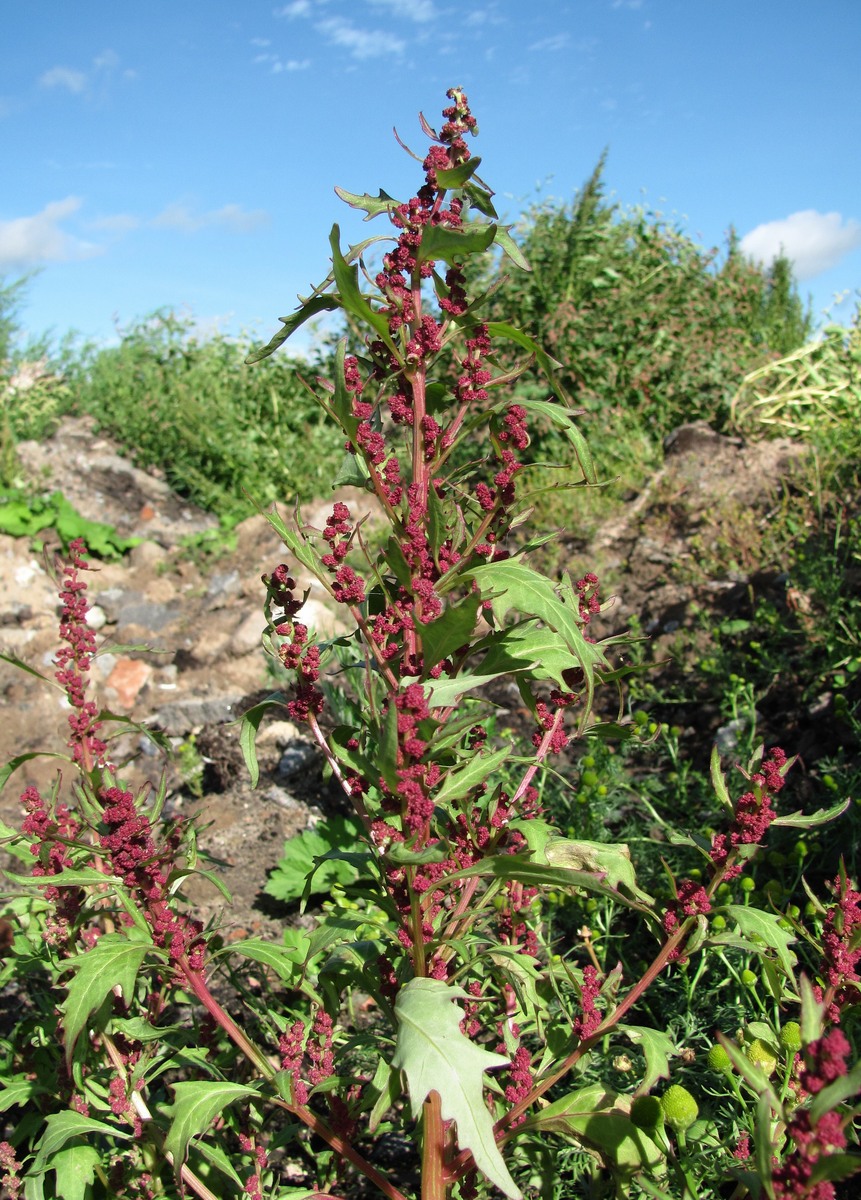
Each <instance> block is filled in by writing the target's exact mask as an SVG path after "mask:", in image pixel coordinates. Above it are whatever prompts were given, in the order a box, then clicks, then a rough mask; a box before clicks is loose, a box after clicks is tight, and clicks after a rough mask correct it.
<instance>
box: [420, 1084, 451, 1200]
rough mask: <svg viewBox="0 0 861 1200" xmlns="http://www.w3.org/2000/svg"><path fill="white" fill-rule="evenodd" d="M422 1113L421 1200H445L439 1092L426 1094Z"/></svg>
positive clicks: (443, 1141) (443, 1148) (443, 1130)
mask: <svg viewBox="0 0 861 1200" xmlns="http://www.w3.org/2000/svg"><path fill="white" fill-rule="evenodd" d="M423 1112H424V1130H423V1140H422V1200H445V1196H446V1192H447V1187H446V1172H445V1170H444V1167H443V1162H444V1159H445V1127H444V1123H443V1119H442V1105H441V1102H440V1096H439V1092H430V1093H429V1094H428V1097H427V1099H426V1100H425V1102H424V1110H423Z"/></svg>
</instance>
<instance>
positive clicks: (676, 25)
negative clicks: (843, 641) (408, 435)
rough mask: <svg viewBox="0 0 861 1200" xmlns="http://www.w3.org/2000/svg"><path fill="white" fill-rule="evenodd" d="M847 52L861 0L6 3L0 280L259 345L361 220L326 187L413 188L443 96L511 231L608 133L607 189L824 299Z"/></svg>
mask: <svg viewBox="0 0 861 1200" xmlns="http://www.w3.org/2000/svg"><path fill="white" fill-rule="evenodd" d="M859 61H861V2H859V0H818V3H816V4H813V3H801V2H800V0H799V2H796V3H789V2H788V0H568V2H565V0H537V2H533V3H527V2H526V0H479V2H478V3H470V2H468V0H459V2H458V3H454V2H453V0H292V2H289V0H288V2H287V3H277V2H276V3H274V4H273V3H272V2H271V0H270V2H263V0H181V2H178V3H177V2H173V3H167V2H165V0H146V3H143V4H128V3H123V2H119V3H118V2H117V0H110V2H109V3H108V2H105V0H82V2H80V3H69V0H27V2H26V3H14V4H13V3H9V2H8V0H7V3H6V4H5V5H4V12H3V38H2V40H0V162H2V164H3V166H2V186H0V276H3V275H5V277H6V279H7V280H10V279H13V278H16V277H18V276H19V275H20V274H22V273H23V272H28V271H33V270H36V271H38V274H37V275H36V277H35V278H34V279H33V281H32V283H31V285H30V288H29V293H28V302H27V306H26V308H25V311H24V314H23V315H24V321H25V324H26V326H27V329H28V330H29V331H30V332H31V333H33V334H37V335H38V334H41V333H44V332H46V331H49V330H51V331H53V333H54V334H55V335H57V336H59V335H62V334H64V333H66V332H67V331H69V330H72V329H74V330H77V331H79V332H80V333H81V334H83V335H84V336H86V337H90V338H95V339H98V340H110V339H112V338H113V337H114V336H115V334H116V327H117V323H118V324H119V325H120V326H126V325H128V324H130V323H131V322H132V321H133V320H135V319H136V318H138V317H142V316H144V315H146V314H148V313H150V312H152V311H153V310H155V309H156V308H161V307H171V308H174V309H177V310H187V311H189V312H191V313H192V314H193V315H194V317H195V319H196V320H197V321H198V322H199V323H200V326H201V328H202V329H204V330H208V329H212V328H220V329H222V330H224V331H225V332H229V333H240V332H249V333H251V334H254V335H262V336H265V337H268V335H269V333H270V332H272V331H273V330H274V329H275V328H276V327H277V317H278V316H281V315H283V314H285V313H288V312H290V311H291V310H292V309H293V308H294V307H295V304H296V299H295V297H296V294H297V292H302V291H304V290H306V289H307V288H308V286H309V285H311V284H314V283H316V282H318V281H319V280H320V279H322V278H323V276H324V275H325V274H326V272H327V270H328V264H327V258H328V234H329V230H330V228H331V225H332V223H333V222H335V221H338V222H339V223H340V224H341V227H342V231H343V237H344V240H345V241H346V240H351V241H358V240H359V239H360V238H361V237H364V236H366V235H367V234H368V233H369V232H373V227H371V229H370V230H369V228H368V226H362V225H361V224H360V222H359V219H358V215H357V214H355V213H353V212H352V210H350V209H348V208H346V207H345V206H344V205H343V204H341V202H340V201H339V200H338V199H337V197H336V196H335V195H334V192H333V187H334V185H336V184H338V185H341V186H343V187H345V188H347V189H348V190H350V191H355V192H364V191H369V192H372V193H374V194H375V193H376V191H377V190H378V189H379V188H380V187H383V188H385V190H386V191H388V192H389V193H391V194H393V195H395V196H397V197H398V198H400V199H406V198H407V197H408V196H409V195H411V194H412V193H413V192H414V190H415V188H416V186H418V182H419V176H418V174H417V164H415V163H413V162H412V161H411V160H410V159H409V158H408V157H407V156H406V155H405V154H404V153H403V151H402V150H400V149H399V148H398V146H397V145H396V143H395V141H394V139H393V136H392V127H393V126H396V127H397V129H398V131H399V133H400V135H401V136H402V137H403V138H404V140H405V141H406V142H407V143H409V144H411V145H412V146H413V147H414V148H415V149H416V150H417V151H419V152H420V153H424V150H425V139H424V137H423V135H422V134H421V132H420V130H419V129H418V123H417V114H418V112H419V110H422V111H424V112H425V114H426V115H427V117H428V119H429V120H430V122H431V124H435V123H437V121H438V118H439V112H440V109H441V108H442V106H443V103H444V93H445V90H446V88H448V87H449V86H451V85H454V84H456V85H460V86H463V87H464V88H465V89H466V91H467V93H468V95H469V98H470V101H471V103H472V106H473V111H474V112H475V114H476V116H477V117H478V120H479V125H480V131H481V132H480V137H479V138H478V140H477V141H476V142H475V143H474V151H475V152H476V153H479V154H481V155H482V158H483V165H482V169H481V174H482V176H483V178H484V179H485V180H486V181H487V182H488V183H489V184H490V185H491V187H493V188H495V189H496V192H497V197H498V199H497V208H499V210H500V212H501V213H504V214H505V215H506V217H507V218H508V219H509V220H514V219H516V217H517V216H518V214H519V213H520V212H521V211H522V210H523V209H524V208H525V207H526V206H527V205H528V204H529V203H531V202H534V201H536V200H539V199H546V198H547V197H549V196H554V197H558V198H560V199H562V200H570V199H571V197H572V196H573V193H574V191H575V189H576V188H577V187H578V186H580V185H581V184H582V183H583V181H584V180H585V179H586V178H587V177H588V175H589V174H590V173H591V171H592V169H593V167H594V165H595V163H596V162H597V160H598V157H599V155H600V154H601V152H602V150H603V149H604V148H605V147H607V148H608V151H609V157H608V162H607V169H606V174H605V179H606V182H607V185H608V188H609V189H610V190H611V192H612V193H613V194H614V195H615V197H616V198H617V199H618V200H619V202H621V203H622V204H625V205H632V204H637V203H645V204H646V205H648V206H651V207H652V208H655V209H660V210H661V211H663V212H665V213H667V214H670V213H673V214H677V215H678V216H680V217H682V218H683V220H684V225H685V228H686V229H687V230H688V232H689V233H690V234H691V236H693V237H694V238H696V239H697V240H698V241H700V242H701V243H703V244H705V245H721V244H723V240H724V236H725V233H726V230H727V228H728V227H729V226H730V224H732V225H734V226H735V228H736V229H737V231H738V232H739V234H740V235H742V236H743V238H744V241H743V246H744V248H745V249H746V250H749V251H750V252H751V253H752V254H756V255H758V256H759V257H763V258H768V257H770V256H771V255H772V254H773V253H774V252H775V251H776V250H777V249H778V248H779V247H780V246H781V245H782V246H783V247H784V248H785V250H786V251H787V253H788V254H789V255H790V256H791V257H792V258H793V260H794V261H795V263H796V268H797V274H798V276H799V278H800V280H801V287H802V291H803V294H805V295H808V294H809V295H810V296H811V297H812V299H813V304H814V309H815V312H816V313H817V314H819V313H820V312H821V310H823V309H825V308H826V307H828V306H830V305H831V304H832V301H833V297H834V295H835V293H842V292H848V293H856V291H857V289H858V288H859V287H861V152H859V148H861V136H859V133H861V129H859V126H861V82H860V81H859V71H858V64H859ZM381 231H382V230H381ZM853 307H854V299H853V297H852V296H851V295H850V298H849V299H848V300H846V301H844V303H843V304H842V306H840V307H838V308H834V309H833V315H834V316H835V317H837V318H840V319H842V320H844V321H848V319H849V317H850V316H851V313H852V310H853Z"/></svg>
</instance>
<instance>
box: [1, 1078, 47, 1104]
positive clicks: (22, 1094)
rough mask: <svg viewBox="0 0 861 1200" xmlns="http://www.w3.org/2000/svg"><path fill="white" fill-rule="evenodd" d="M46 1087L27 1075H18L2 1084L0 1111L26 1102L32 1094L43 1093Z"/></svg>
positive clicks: (39, 1094) (38, 1094)
mask: <svg viewBox="0 0 861 1200" xmlns="http://www.w3.org/2000/svg"><path fill="white" fill-rule="evenodd" d="M47 1091H48V1089H47V1088H46V1087H43V1086H42V1085H41V1084H40V1083H37V1082H36V1080H35V1079H31V1078H30V1077H29V1075H18V1076H16V1077H15V1078H14V1079H10V1080H9V1082H8V1083H6V1084H4V1086H3V1089H2V1091H0V1112H6V1111H7V1110H8V1109H10V1108H13V1107H14V1106H15V1105H23V1104H26V1103H27V1102H28V1101H29V1100H31V1099H32V1098H33V1097H34V1096H41V1095H44V1094H45V1093H46V1092H47Z"/></svg>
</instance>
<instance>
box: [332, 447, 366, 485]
mask: <svg viewBox="0 0 861 1200" xmlns="http://www.w3.org/2000/svg"><path fill="white" fill-rule="evenodd" d="M369 479H370V475H369V474H368V468H367V466H366V465H365V460H364V458H362V457H361V455H358V454H350V453H349V451H348V452H347V453H346V454H345V455H344V457H343V458H342V459H341V465H340V467H339V468H338V473H337V475H336V476H335V478H334V479H333V480H332V487H333V488H341V487H358V488H363V487H365V486H366V485H367V482H368V480H369Z"/></svg>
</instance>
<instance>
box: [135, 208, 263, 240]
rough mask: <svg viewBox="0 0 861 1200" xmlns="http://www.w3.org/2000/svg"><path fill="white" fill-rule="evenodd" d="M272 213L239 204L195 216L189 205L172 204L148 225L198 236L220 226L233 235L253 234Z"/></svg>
mask: <svg viewBox="0 0 861 1200" xmlns="http://www.w3.org/2000/svg"><path fill="white" fill-rule="evenodd" d="M268 221H269V214H268V213H267V212H265V211H264V210H263V209H259V208H258V209H252V210H246V209H243V208H242V207H241V205H239V204H225V205H224V206H223V207H222V208H215V209H212V210H211V211H210V212H203V213H195V212H193V211H192V210H191V209H190V208H189V207H188V205H187V204H179V203H177V204H169V205H168V206H167V208H165V209H163V210H162V211H161V212H160V213H159V214H158V216H156V217H153V218H152V220H151V221H150V222H149V224H150V225H152V226H153V227H154V228H155V229H175V230H177V231H178V232H180V233H198V232H199V231H200V230H201V229H211V228H213V227H219V228H222V229H229V230H231V231H232V232H233V233H251V232H252V231H253V230H255V229H259V228H260V227H261V226H262V225H266V224H267V223H268Z"/></svg>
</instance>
